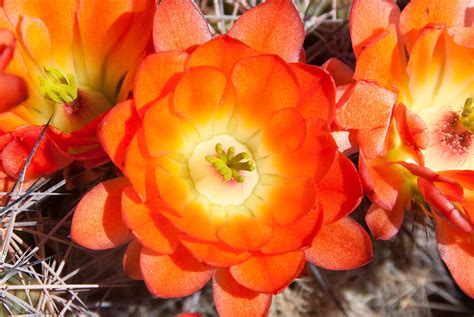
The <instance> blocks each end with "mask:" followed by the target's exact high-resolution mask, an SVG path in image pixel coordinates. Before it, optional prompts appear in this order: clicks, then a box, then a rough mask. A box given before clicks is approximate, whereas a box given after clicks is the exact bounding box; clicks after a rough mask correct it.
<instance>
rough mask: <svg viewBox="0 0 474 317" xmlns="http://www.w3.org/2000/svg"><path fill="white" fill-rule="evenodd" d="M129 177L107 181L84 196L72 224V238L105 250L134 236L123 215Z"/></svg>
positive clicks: (91, 247)
mask: <svg viewBox="0 0 474 317" xmlns="http://www.w3.org/2000/svg"><path fill="white" fill-rule="evenodd" d="M129 185H130V184H129V182H128V180H127V178H125V177H119V178H114V179H111V180H107V181H104V182H102V183H100V184H98V185H97V186H95V187H94V188H92V189H91V190H90V191H89V192H87V194H86V195H85V196H84V197H82V199H81V201H80V202H79V204H78V205H77V208H76V211H75V212H74V217H73V219H72V225H71V237H72V239H73V240H74V241H75V242H76V243H78V244H80V245H81V246H83V247H86V248H89V249H93V250H105V249H110V248H114V247H117V246H119V245H122V244H124V243H127V242H128V241H129V240H130V238H131V236H130V233H129V231H128V228H127V226H126V225H125V224H124V223H123V221H122V217H121V210H122V208H121V197H122V191H123V190H124V189H125V187H127V186H129Z"/></svg>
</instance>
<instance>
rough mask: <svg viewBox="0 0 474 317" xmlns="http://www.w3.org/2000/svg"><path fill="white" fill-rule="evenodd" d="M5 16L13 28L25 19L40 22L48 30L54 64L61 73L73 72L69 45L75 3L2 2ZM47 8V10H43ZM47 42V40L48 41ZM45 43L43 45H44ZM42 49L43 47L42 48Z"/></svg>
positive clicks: (72, 28)
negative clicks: (60, 69) (58, 67)
mask: <svg viewBox="0 0 474 317" xmlns="http://www.w3.org/2000/svg"><path fill="white" fill-rule="evenodd" d="M3 7H4V9H5V14H6V15H7V16H8V19H9V20H10V22H11V23H12V25H13V26H14V27H16V26H17V23H18V22H19V21H20V20H21V19H24V18H25V17H29V18H33V19H37V21H39V20H40V21H41V22H42V23H43V24H44V26H45V28H46V29H47V30H49V36H48V37H50V41H51V47H53V48H54V50H52V51H51V52H50V53H51V54H52V55H53V57H54V61H55V63H57V65H58V66H60V67H61V68H62V69H63V71H72V70H73V61H72V59H71V58H70V56H71V53H72V52H71V44H72V38H73V30H74V21H75V19H74V13H75V10H76V1H74V0H65V1H61V2H60V3H59V2H58V1H55V0H45V1H37V2H31V1H28V0H5V1H3ZM45 8H48V10H45ZM48 41H49V39H48ZM44 44H45V43H43V45H44ZM43 47H44V46H43Z"/></svg>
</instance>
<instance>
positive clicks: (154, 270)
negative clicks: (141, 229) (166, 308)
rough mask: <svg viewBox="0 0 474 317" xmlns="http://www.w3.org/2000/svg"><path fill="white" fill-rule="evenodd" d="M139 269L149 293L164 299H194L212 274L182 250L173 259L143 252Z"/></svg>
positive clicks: (209, 269)
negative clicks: (184, 297) (185, 297)
mask: <svg viewBox="0 0 474 317" xmlns="http://www.w3.org/2000/svg"><path fill="white" fill-rule="evenodd" d="M140 267H141V270H142V274H143V278H144V280H145V284H146V286H147V288H148V290H149V291H150V293H151V294H152V295H153V296H156V297H162V298H174V297H183V296H188V295H191V294H192V293H194V292H196V291H198V290H200V289H201V288H203V287H204V285H206V283H207V282H208V281H209V280H210V279H211V277H212V273H213V270H212V269H211V268H210V267H208V266H205V265H204V264H202V263H200V262H198V261H197V260H196V259H195V258H194V257H193V256H192V255H191V254H190V253H189V252H188V251H187V250H186V249H185V248H184V247H182V246H178V248H177V249H176V252H175V253H174V254H171V255H159V254H157V253H154V252H152V251H150V250H148V249H146V248H143V249H142V252H141V255H140Z"/></svg>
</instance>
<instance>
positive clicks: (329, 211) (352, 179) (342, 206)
mask: <svg viewBox="0 0 474 317" xmlns="http://www.w3.org/2000/svg"><path fill="white" fill-rule="evenodd" d="M362 196H363V192H362V184H361V182H360V179H359V175H358V173H357V170H356V168H355V166H354V164H353V163H352V162H351V161H350V160H349V159H348V158H347V157H345V156H344V155H342V154H340V153H338V154H337V156H336V159H335V160H334V162H333V164H332V166H331V168H330V170H329V172H328V173H327V174H326V175H325V176H324V178H323V179H322V180H321V182H320V183H319V184H318V198H319V202H320V203H321V205H322V207H323V219H324V220H323V223H324V224H329V223H332V222H335V221H338V220H339V219H341V218H342V217H344V216H346V215H347V214H349V213H350V212H351V211H353V210H354V209H355V208H356V207H357V206H358V205H359V204H360V202H361V200H362Z"/></svg>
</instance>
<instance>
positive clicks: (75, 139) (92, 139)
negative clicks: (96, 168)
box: [0, 0, 154, 179]
mask: <svg viewBox="0 0 474 317" xmlns="http://www.w3.org/2000/svg"><path fill="white" fill-rule="evenodd" d="M153 7H154V1H153V0H135V1H129V0H109V1H103V0H79V1H76V0H64V1H56V0H46V1H28V0H4V1H0V29H1V28H4V29H8V30H10V31H11V34H14V36H15V37H16V42H17V43H16V49H15V52H14V54H13V55H12V46H11V45H14V44H11V45H10V46H9V44H7V46H6V51H5V49H4V45H5V44H3V43H4V39H6V38H8V37H9V36H10V35H5V34H10V33H3V32H4V31H2V33H1V35H0V45H1V46H0V52H2V51H3V53H2V55H0V56H1V60H0V70H3V69H4V68H5V66H6V64H5V63H6V61H7V59H10V58H11V62H10V63H9V65H8V66H7V67H6V71H8V72H9V73H11V74H14V75H16V76H19V77H21V78H22V79H23V80H24V82H26V87H23V88H21V89H22V93H23V91H26V89H27V90H28V95H29V96H28V99H26V100H18V101H22V102H21V103H20V104H18V102H11V100H10V99H11V98H18V97H17V96H16V95H15V94H14V93H11V92H9V93H8V96H9V99H4V97H0V99H1V100H0V107H1V109H0V110H1V113H0V126H1V129H2V133H1V136H0V151H1V158H2V163H3V166H2V169H3V170H5V173H6V178H5V179H7V178H15V177H17V175H18V173H19V171H20V170H21V168H22V166H23V164H24V162H25V160H26V157H27V156H28V155H29V154H30V152H31V151H32V149H33V147H34V144H35V143H36V141H37V139H38V138H39V136H40V134H41V132H42V130H43V126H44V125H46V124H49V128H48V131H47V133H46V135H45V136H44V137H43V138H42V141H41V143H40V145H39V147H38V149H37V151H36V153H35V155H34V157H33V161H32V163H31V164H30V165H29V168H28V170H27V175H26V178H27V179H34V178H36V177H38V176H42V175H46V174H50V173H52V172H55V171H57V170H59V169H61V168H64V167H65V166H67V165H69V164H70V163H71V162H72V161H74V160H77V161H82V162H84V161H86V162H87V164H88V165H96V164H100V163H102V162H104V161H105V160H107V157H106V155H105V153H104V152H103V150H102V148H101V147H100V145H99V143H98V140H97V137H96V128H97V124H98V123H99V119H97V118H99V117H100V116H101V115H102V114H103V113H105V112H106V111H107V110H108V109H109V108H111V107H112V106H113V105H114V104H116V103H117V102H118V101H121V100H124V99H126V98H127V97H128V93H129V91H130V87H131V83H132V80H133V74H134V69H135V68H136V66H137V65H138V63H139V61H140V59H141V58H142V57H143V56H144V54H145V53H146V49H147V47H148V45H149V44H150V41H151V29H152V20H153ZM46 8H47V9H46ZM11 43H13V42H11ZM5 52H6V53H5ZM2 76H3V75H2ZM3 78H4V77H2V85H1V88H0V89H1V90H2V91H3V89H8V90H10V89H9V88H7V86H6V85H4V84H3ZM14 84H16V83H14V82H12V81H10V85H14ZM22 96H24V95H22ZM23 99H25V98H23Z"/></svg>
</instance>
